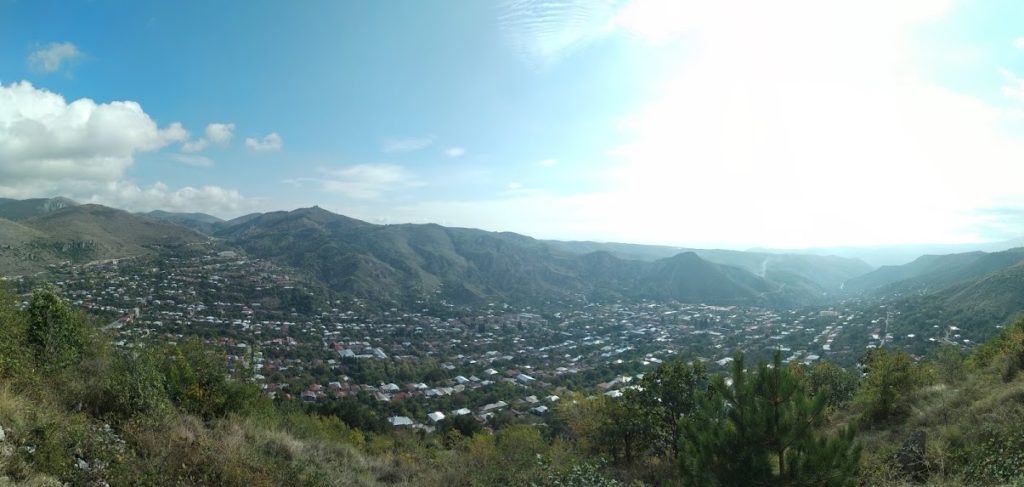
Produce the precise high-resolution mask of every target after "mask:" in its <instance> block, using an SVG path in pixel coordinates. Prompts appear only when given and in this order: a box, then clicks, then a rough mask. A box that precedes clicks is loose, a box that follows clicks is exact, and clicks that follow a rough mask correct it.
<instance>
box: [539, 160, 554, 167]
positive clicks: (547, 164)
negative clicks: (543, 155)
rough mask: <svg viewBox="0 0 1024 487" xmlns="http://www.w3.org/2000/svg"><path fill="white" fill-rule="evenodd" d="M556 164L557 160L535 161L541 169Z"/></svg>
mask: <svg viewBox="0 0 1024 487" xmlns="http://www.w3.org/2000/svg"><path fill="white" fill-rule="evenodd" d="M556 164H558V159H544V160H542V161H537V165H538V166H541V167H551V166H554V165H556Z"/></svg>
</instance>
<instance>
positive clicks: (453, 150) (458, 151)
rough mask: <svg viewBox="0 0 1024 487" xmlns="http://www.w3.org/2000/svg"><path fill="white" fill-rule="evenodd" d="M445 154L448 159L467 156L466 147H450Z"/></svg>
mask: <svg viewBox="0 0 1024 487" xmlns="http://www.w3.org/2000/svg"><path fill="white" fill-rule="evenodd" d="M444 153H445V155H446V156H448V157H462V156H463V155H465V154H466V149H465V148H464V147H449V148H448V149H445V151H444Z"/></svg>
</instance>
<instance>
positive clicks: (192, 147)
mask: <svg viewBox="0 0 1024 487" xmlns="http://www.w3.org/2000/svg"><path fill="white" fill-rule="evenodd" d="M209 145H210V141H208V140H206V139H197V140H188V141H185V143H183V144H181V151H182V152H199V151H201V150H204V149H206V147H207V146H209Z"/></svg>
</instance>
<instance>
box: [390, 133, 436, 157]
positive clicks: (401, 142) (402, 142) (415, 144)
mask: <svg viewBox="0 0 1024 487" xmlns="http://www.w3.org/2000/svg"><path fill="white" fill-rule="evenodd" d="M433 144H434V137H432V136H431V137H385V138H384V139H383V140H381V144H380V149H381V150H382V151H384V152H387V153H396V152H414V151H418V150H421V149H426V148H427V147H430V146H431V145H433Z"/></svg>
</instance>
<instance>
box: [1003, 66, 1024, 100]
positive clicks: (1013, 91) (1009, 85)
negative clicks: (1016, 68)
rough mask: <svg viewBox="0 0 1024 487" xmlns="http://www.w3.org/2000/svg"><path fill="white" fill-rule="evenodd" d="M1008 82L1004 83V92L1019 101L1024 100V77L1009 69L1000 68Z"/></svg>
mask: <svg viewBox="0 0 1024 487" xmlns="http://www.w3.org/2000/svg"><path fill="white" fill-rule="evenodd" d="M999 72H1000V73H1002V75H1003V78H1005V79H1006V84H1004V85H1003V94H1004V95H1006V96H1007V97H1009V98H1012V99H1014V100H1017V101H1024V79H1021V78H1019V77H1017V76H1016V75H1014V74H1013V73H1011V72H1010V71H1009V70H1008V69H1005V68H1003V69H1000V70H999Z"/></svg>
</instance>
